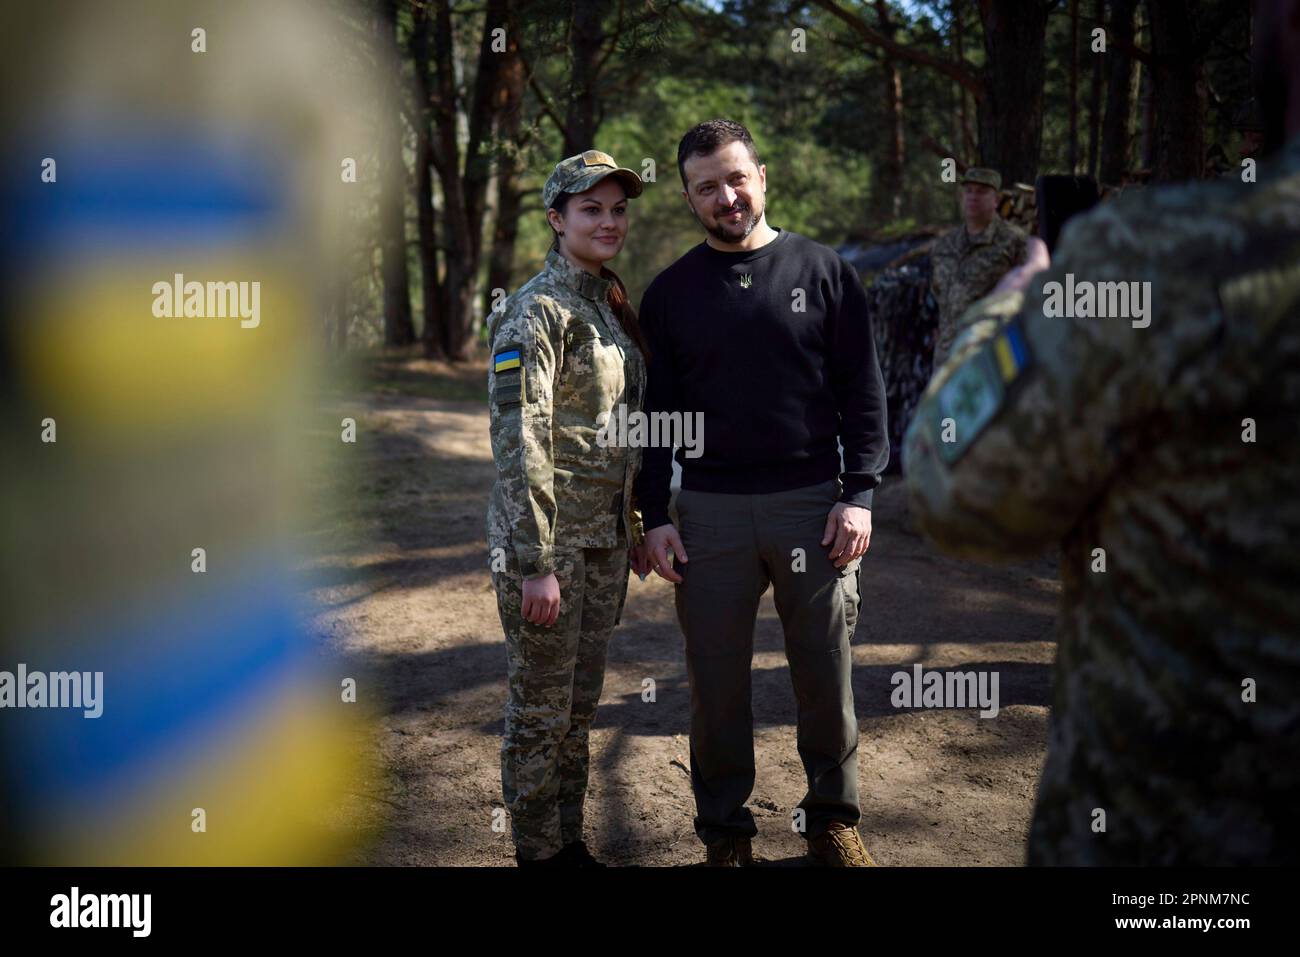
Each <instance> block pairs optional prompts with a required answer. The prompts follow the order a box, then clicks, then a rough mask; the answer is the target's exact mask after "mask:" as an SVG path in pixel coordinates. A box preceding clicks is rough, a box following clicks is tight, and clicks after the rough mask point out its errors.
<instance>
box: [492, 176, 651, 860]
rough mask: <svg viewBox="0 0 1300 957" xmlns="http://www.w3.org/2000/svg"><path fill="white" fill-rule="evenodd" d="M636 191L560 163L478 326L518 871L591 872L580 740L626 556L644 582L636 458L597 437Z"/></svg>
mask: <svg viewBox="0 0 1300 957" xmlns="http://www.w3.org/2000/svg"><path fill="white" fill-rule="evenodd" d="M641 188H642V186H641V179H640V177H639V176H637V174H636V173H634V172H632V171H631V170H628V169H620V168H619V167H618V166H617V165H616V164H615V163H614V160H613V158H612V157H610V156H609V155H608V154H606V153H602V152H600V151H599V150H587V151H586V152H585V153H581V154H579V155H577V156H570V157H569V158H568V159H566V160H564V161H563V162H561V163H559V164H558V165H557V166H556V167H555V172H554V173H552V174H551V177H550V178H549V179H548V180H547V181H546V185H545V186H544V187H543V189H542V199H543V202H544V204H545V207H546V209H547V213H546V215H547V219H548V221H549V223H550V225H551V228H552V230H553V231H554V233H555V244H554V246H553V247H552V248H551V250H550V252H549V253H547V255H546V265H545V267H544V268H543V269H542V271H541V272H540V273H538V274H537V275H536V276H534V277H533V278H532V279H530V280H528V282H526V283H524V285H523V286H522V287H520V289H519V290H518V291H517V292H515V294H514V295H512V296H510V297H509V298H508V299H507V300H506V301H505V303H504V304H503V306H502V307H501V309H499V310H498V311H496V312H494V314H493V316H492V319H491V324H490V333H491V339H490V344H491V354H492V361H491V368H490V376H489V388H490V392H491V419H492V455H493V458H494V459H495V460H496V465H497V481H496V485H495V487H494V488H493V490H492V497H491V501H490V503H489V506H488V521H487V537H488V548H489V552H490V555H491V567H492V583H493V585H494V587H495V588H496V592H497V606H498V610H499V611H500V614H501V625H502V627H503V628H504V630H505V636H506V661H507V668H508V677H509V691H508V694H507V699H506V720H505V736H504V740H503V742H502V747H501V784H502V791H503V793H504V796H505V803H506V806H507V807H508V808H509V809H510V815H511V826H512V831H513V836H514V843H515V859H516V860H517V861H518V862H519V864H520V865H521V866H523V865H525V864H560V865H569V866H593V865H594V866H603V865H600V864H599V863H598V862H597V861H595V860H594V859H593V858H592V857H591V855H590V853H589V852H588V851H587V847H586V845H585V844H584V843H583V841H582V805H583V799H584V797H585V795H586V790H587V764H588V754H587V740H588V732H589V730H590V728H591V723H592V721H593V719H594V718H595V716H596V704H597V702H598V701H599V700H600V691H601V686H602V684H603V682H604V677H605V649H606V646H607V645H608V643H609V638H610V634H611V633H612V632H613V630H614V626H615V625H616V624H617V623H618V619H619V616H620V615H621V613H622V610H623V600H624V597H625V596H626V594H627V582H628V563H629V557H630V559H631V564H632V567H633V569H634V570H635V571H636V572H637V573H638V574H644V573H646V572H648V571H649V567H648V564H647V562H646V558H645V553H644V549H643V547H642V546H641V544H640V543H641V541H642V532H641V520H640V514H639V512H638V511H637V510H636V508H635V503H634V501H633V495H632V480H633V479H634V478H635V477H636V471H637V468H638V466H639V464H640V450H639V449H632V448H626V447H623V444H622V443H621V442H620V441H618V437H617V436H616V437H615V441H612V442H611V441H608V440H607V439H606V436H605V435H604V433H603V431H602V430H601V426H602V424H603V423H604V422H605V420H606V417H612V418H614V419H616V420H617V418H618V414H619V408H618V407H619V405H620V404H625V405H626V406H627V407H628V412H629V413H631V412H634V411H638V410H639V409H640V408H641V401H642V398H643V397H644V395H645V377H646V373H645V358H644V355H643V348H642V341H641V336H640V332H639V331H638V329H637V324H636V314H635V312H634V311H633V310H632V307H631V305H630V303H629V301H628V295H627V290H626V289H625V288H624V286H623V283H622V282H621V281H620V280H619V278H618V277H617V276H616V275H614V273H612V272H611V271H610V270H608V269H606V268H605V267H604V265H603V263H605V262H606V261H608V260H610V259H613V258H614V256H616V255H617V254H618V252H619V250H620V249H622V247H623V241H624V239H625V238H626V235H627V200H628V199H629V198H632V197H635V196H639V195H640V193H641Z"/></svg>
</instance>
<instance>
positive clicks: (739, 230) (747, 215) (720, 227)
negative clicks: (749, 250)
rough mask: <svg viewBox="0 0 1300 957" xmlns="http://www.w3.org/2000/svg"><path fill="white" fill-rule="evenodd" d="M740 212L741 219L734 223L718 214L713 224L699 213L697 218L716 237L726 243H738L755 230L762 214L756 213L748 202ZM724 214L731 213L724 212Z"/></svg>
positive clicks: (696, 215)
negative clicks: (724, 219) (726, 220)
mask: <svg viewBox="0 0 1300 957" xmlns="http://www.w3.org/2000/svg"><path fill="white" fill-rule="evenodd" d="M731 212H733V213H734V212H735V210H734V209H733V210H732V211H731ZM740 213H741V216H740V219H739V220H737V221H736V222H734V223H728V222H724V221H723V219H722V217H721V216H718V217H716V218H715V219H714V223H713V225H712V226H710V225H709V224H708V223H706V222H705V221H704V220H703V219H700V215H699V213H696V214H695V218H696V219H699V220H700V225H701V226H703V227H704V229H705V231H706V232H708V234H709V235H710V236H712V237H713V238H714V239H717V240H719V241H720V242H724V243H738V242H740V241H741V240H743V239H745V238H746V237H747V236H748V235H749V234H750V233H752V232H753V231H754V227H755V226H757V225H758V220H759V217H760V216H761V215H762V213H759V214H758V215H755V214H754V210H753V208H752V207H751V206H749V205H748V204H744V205H742V206H741V208H740ZM723 215H730V213H724V214H723Z"/></svg>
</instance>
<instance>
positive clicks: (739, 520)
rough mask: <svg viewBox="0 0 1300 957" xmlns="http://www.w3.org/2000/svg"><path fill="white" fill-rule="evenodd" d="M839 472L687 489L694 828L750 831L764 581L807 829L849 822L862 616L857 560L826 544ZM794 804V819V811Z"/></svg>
mask: <svg viewBox="0 0 1300 957" xmlns="http://www.w3.org/2000/svg"><path fill="white" fill-rule="evenodd" d="M839 494H840V484H839V480H838V479H835V480H832V481H830V482H826V483H823V484H820V485H814V486H809V487H807V488H800V489H794V490H792V491H788V492H774V493H770V494H764V495H727V494H719V493H712V492H697V491H690V490H687V489H683V490H682V491H681V492H680V493H678V496H677V513H678V518H679V525H678V529H679V531H680V533H681V536H682V544H683V545H684V546H685V548H686V555H687V558H688V559H689V561H687V562H685V563H681V562H678V563H677V564H676V566H675V567H676V568H677V570H678V572H679V573H680V574H681V576H682V578H683V579H684V580H683V582H682V584H680V585H678V586H677V588H676V599H677V619H678V622H679V623H680V624H681V628H682V633H683V634H684V635H685V638H686V664H687V671H688V674H689V676H690V684H691V786H692V789H693V790H694V792H695V808H696V817H695V833H696V834H698V835H699V837H700V840H702V841H704V843H706V844H708V843H711V842H713V841H715V840H718V839H719V838H723V837H734V836H741V835H744V836H753V835H754V834H755V833H756V832H757V828H756V826H755V824H754V818H753V815H752V814H751V813H750V811H749V808H747V807H746V806H745V802H746V801H747V800H748V798H749V795H750V792H751V791H752V790H753V787H754V717H753V711H752V710H751V705H750V668H751V664H752V661H753V655H754V624H755V620H756V617H757V614H758V602H759V598H760V597H761V596H762V594H763V593H764V592H765V591H766V590H767V587H768V585H769V584H771V585H772V586H773V588H774V591H775V599H776V609H777V613H778V615H780V618H781V625H782V627H783V629H784V631H785V653H786V659H787V660H788V661H789V664H790V678H791V680H792V682H793V684H794V693H795V698H796V700H797V702H798V748H799V757H800V759H801V760H802V761H803V767H804V772H805V774H806V775H807V779H808V791H807V793H806V794H805V795H804V798H803V800H802V801H801V802H800V803H799V807H800V808H802V809H803V824H804V837H807V838H812V837H816V836H817V835H819V834H821V833H822V832H824V831H825V830H826V828H827V826H828V825H829V824H830V822H831V821H835V820H839V821H844V822H847V823H849V824H853V825H856V824H857V823H858V820H859V817H860V811H859V807H858V766H857V744H858V722H857V717H856V715H855V714H854V710H853V688H852V684H851V677H852V666H853V662H852V658H851V655H850V652H849V640H850V638H851V637H852V635H853V629H854V627H855V625H856V624H857V618H858V610H859V606H860V597H859V580H858V579H859V572H860V569H861V560H860V559H857V560H854V561H853V562H850V563H849V564H848V565H847V566H846V567H845V568H843V569H837V568H835V566H834V565H833V564H832V563H831V561H830V559H829V558H828V557H827V554H828V551H829V549H828V547H827V546H823V545H822V544H821V540H822V535H823V534H824V532H825V527H826V517H827V515H828V514H829V512H830V510H831V508H832V506H834V505H835V503H836V501H837V500H838V498H839ZM797 819H798V818H797V816H796V821H797Z"/></svg>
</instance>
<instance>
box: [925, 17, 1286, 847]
mask: <svg viewBox="0 0 1300 957" xmlns="http://www.w3.org/2000/svg"><path fill="white" fill-rule="evenodd" d="M1255 28H1256V39H1255V51H1256V56H1257V61H1256V63H1255V66H1256V68H1257V83H1256V86H1257V90H1258V92H1259V95H1260V103H1261V114H1262V118H1263V120H1264V131H1265V136H1266V144H1267V145H1268V146H1269V147H1270V148H1271V150H1272V155H1271V156H1270V157H1269V161H1268V162H1266V163H1261V165H1260V169H1259V176H1258V181H1257V182H1256V183H1242V182H1241V181H1240V180H1235V181H1234V180H1222V181H1212V182H1200V183H1192V184H1186V185H1181V186H1177V187H1166V188H1159V189H1154V188H1153V189H1148V190H1142V191H1138V192H1136V193H1132V194H1125V195H1124V196H1122V197H1120V198H1119V199H1116V200H1114V201H1112V202H1109V203H1105V204H1102V205H1101V206H1099V207H1097V208H1096V209H1095V210H1093V211H1092V212H1091V213H1089V214H1088V215H1086V216H1081V217H1079V218H1078V219H1076V220H1074V221H1073V222H1072V223H1071V224H1070V226H1069V227H1067V229H1066V230H1065V233H1064V235H1063V238H1062V243H1061V246H1060V248H1059V250H1058V252H1057V254H1056V256H1055V257H1054V264H1053V266H1052V268H1051V269H1050V270H1049V271H1048V272H1047V273H1046V274H1043V275H1039V276H1037V277H1034V278H1033V279H1032V280H1029V281H1027V283H1026V284H1025V285H1026V287H1027V288H1022V289H1021V290H1013V291H1010V292H1008V293H1004V294H1000V295H998V296H995V297H991V298H990V299H988V300H985V301H983V302H981V303H979V304H977V305H976V307H974V308H973V309H972V310H971V312H972V313H973V314H975V317H976V321H975V322H974V323H973V324H972V325H971V326H970V328H969V330H968V332H967V333H966V334H964V335H963V337H962V339H961V341H959V342H958V343H957V344H956V346H955V348H954V352H953V355H952V357H951V359H950V360H949V361H948V363H947V364H946V365H945V366H944V367H943V368H942V369H940V370H939V372H938V373H937V374H936V376H935V378H934V380H933V381H932V382H931V384H930V387H929V389H928V390H927V394H926V396H925V398H924V399H923V401H922V403H921V405H920V407H919V408H918V410H917V415H916V417H915V419H914V420H913V423H912V426H911V428H910V429H909V431H908V435H907V438H906V442H905V447H904V467H905V469H906V472H907V482H908V486H909V489H910V493H911V502H912V509H913V512H914V514H915V516H916V519H917V522H918V524H919V526H920V528H921V530H922V531H923V532H924V533H925V534H926V535H928V536H929V537H931V538H932V539H934V540H935V541H936V542H938V543H939V544H940V545H942V546H943V547H944V548H945V550H948V551H951V552H953V553H957V554H961V555H965V556H968V557H972V558H981V559H1003V560H1005V559H1010V558H1014V557H1019V556H1028V555H1035V554H1038V553H1039V552H1041V550H1042V549H1044V548H1046V547H1049V546H1052V545H1057V544H1059V546H1060V547H1061V549H1062V555H1061V566H1060V569H1061V579H1062V585H1063V589H1062V613H1061V618H1060V635H1059V645H1058V654H1057V662H1056V672H1055V700H1054V705H1053V709H1052V716H1051V725H1050V733H1049V741H1048V749H1047V758H1046V763H1045V765H1044V768H1043V774H1042V779H1041V782H1040V784H1039V789H1038V796H1037V802H1036V805H1035V809H1034V816H1033V823H1032V826H1031V830H1030V834H1029V846H1028V860H1029V863H1031V864H1099V865H1131V864H1158V865H1249V864H1295V863H1297V862H1298V861H1300V822H1298V821H1297V818H1296V814H1295V809H1296V807H1297V806H1300V644H1298V643H1297V636H1298V635H1300V609H1298V608H1297V605H1296V603H1295V600H1294V588H1295V583H1296V582H1297V581H1300V550H1297V548H1296V542H1297V541H1300V501H1298V500H1297V498H1296V496H1295V494H1294V493H1295V489H1296V487H1297V486H1298V485H1300V441H1297V437H1296V432H1295V422H1296V419H1297V416H1300V0H1273V2H1266V3H1261V4H1260V5H1259V10H1258V14H1257V17H1256V20H1255ZM1283 131H1284V132H1285V138H1288V139H1287V141H1286V143H1285V146H1284V147H1283V148H1281V149H1279V148H1278V147H1280V146H1281V144H1282V141H1283V139H1284V135H1283ZM1068 274H1072V275H1073V279H1072V284H1073V285H1074V287H1075V288H1078V284H1079V283H1080V282H1084V281H1087V282H1092V283H1097V282H1107V281H1109V282H1117V283H1132V282H1149V283H1150V284H1151V285H1150V287H1149V299H1148V305H1149V307H1150V308H1149V311H1148V312H1147V315H1146V320H1130V319H1129V318H1126V317H1122V316H1121V317H1113V318H1062V317H1060V313H1059V311H1058V310H1057V309H1056V308H1055V306H1053V307H1052V308H1051V309H1050V310H1045V303H1046V302H1047V301H1048V297H1050V296H1054V295H1056V294H1057V293H1058V292H1059V290H1058V288H1057V287H1056V286H1054V285H1052V284H1054V283H1064V282H1065V281H1066V276H1067V275H1068ZM1147 320H1149V321H1147Z"/></svg>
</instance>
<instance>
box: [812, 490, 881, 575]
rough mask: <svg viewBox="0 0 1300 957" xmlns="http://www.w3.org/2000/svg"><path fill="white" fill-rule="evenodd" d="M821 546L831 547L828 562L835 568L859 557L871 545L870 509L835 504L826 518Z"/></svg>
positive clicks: (841, 503)
mask: <svg viewBox="0 0 1300 957" xmlns="http://www.w3.org/2000/svg"><path fill="white" fill-rule="evenodd" d="M822 544H823V545H830V546H831V550H830V560H831V563H832V564H833V565H834V566H835V567H836V568H843V567H844V566H845V565H847V564H848V563H849V562H851V561H853V559H855V558H859V557H861V556H862V555H863V554H864V553H865V552H866V550H867V546H868V545H870V544H871V509H869V508H863V507H862V506H860V505H848V504H845V503H844V502H836V503H835V507H834V508H832V509H831V512H830V514H829V515H827V516H826V533H825V534H824V535H822Z"/></svg>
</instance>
